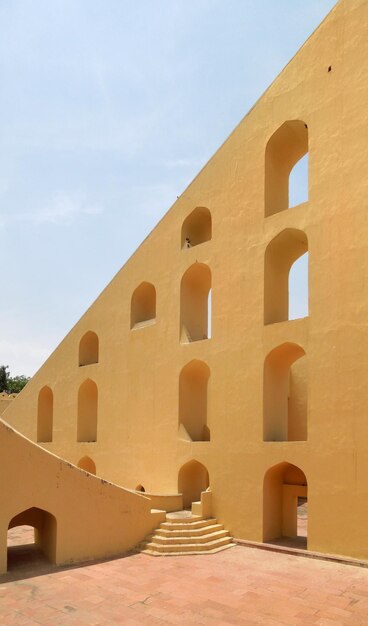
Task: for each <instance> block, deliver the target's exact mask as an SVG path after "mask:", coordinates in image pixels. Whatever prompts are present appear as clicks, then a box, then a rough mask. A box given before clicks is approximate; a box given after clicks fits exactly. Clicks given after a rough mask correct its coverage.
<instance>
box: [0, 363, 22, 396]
mask: <svg viewBox="0 0 368 626" xmlns="http://www.w3.org/2000/svg"><path fill="white" fill-rule="evenodd" d="M28 381H29V378H28V377H27V376H24V375H23V374H21V375H20V376H13V377H12V376H10V372H9V366H8V365H0V393H1V392H3V391H6V393H19V392H20V391H22V389H23V387H25V386H26V384H27V383H28Z"/></svg>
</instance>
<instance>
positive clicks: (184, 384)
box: [179, 360, 210, 441]
mask: <svg viewBox="0 0 368 626" xmlns="http://www.w3.org/2000/svg"><path fill="white" fill-rule="evenodd" d="M209 377H210V369H209V367H208V365H206V363H203V361H197V360H193V361H191V362H190V363H188V364H187V365H186V366H185V367H183V369H182V370H181V372H180V377H179V437H180V438H181V439H186V440H189V441H209V440H210V431H209V428H208V426H207V388H208V380H209Z"/></svg>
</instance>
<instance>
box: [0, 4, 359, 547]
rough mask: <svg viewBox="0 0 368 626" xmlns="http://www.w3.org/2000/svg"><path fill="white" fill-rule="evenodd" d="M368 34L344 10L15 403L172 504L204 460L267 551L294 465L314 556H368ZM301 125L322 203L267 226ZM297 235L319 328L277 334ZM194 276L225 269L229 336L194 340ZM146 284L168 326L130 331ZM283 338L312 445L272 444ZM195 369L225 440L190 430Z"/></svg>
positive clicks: (215, 330)
mask: <svg viewBox="0 0 368 626" xmlns="http://www.w3.org/2000/svg"><path fill="white" fill-rule="evenodd" d="M367 34H368V3H367V2H366V1H365V0H340V2H339V3H338V4H337V5H336V7H335V8H334V9H333V11H332V12H331V13H330V14H329V16H328V17H327V19H326V20H325V21H324V22H323V23H322V24H321V26H320V27H319V28H318V29H317V31H316V32H315V33H314V34H313V35H312V37H311V38H310V39H309V40H308V41H307V42H306V43H305V44H304V46H303V47H302V48H301V50H300V51H299V52H298V54H297V55H296V56H295V57H294V58H293V59H292V61H291V62H290V63H289V65H288V66H287V67H286V68H285V69H284V70H283V72H282V73H281V74H280V75H279V76H278V78H277V79H276V80H275V82H274V83H273V84H272V85H271V87H270V88H269V89H268V90H267V91H266V93H265V94H264V95H263V96H262V97H261V99H260V100H259V101H258V102H257V104H256V105H255V106H254V108H253V109H252V110H251V111H250V112H249V113H248V115H247V116H246V117H245V118H244V119H243V121H242V122H241V123H240V124H239V125H238V127H237V128H236V129H235V131H234V132H233V133H232V135H230V137H229V138H228V139H227V141H225V143H224V144H223V146H222V147H221V148H220V149H219V150H218V152H217V153H216V154H215V155H214V156H213V158H212V159H211V160H210V161H209V163H208V164H207V165H206V166H205V167H204V169H203V170H202V171H201V172H200V173H199V175H198V176H197V177H196V178H195V179H194V181H193V182H192V183H191V185H190V186H189V187H188V188H187V190H186V191H185V192H184V193H183V194H182V196H181V197H180V198H179V199H178V200H177V202H176V203H175V204H174V206H173V207H172V208H171V210H170V211H169V212H168V213H167V215H166V216H165V217H164V219H163V220H162V221H161V222H160V223H159V224H158V225H157V227H156V228H155V229H154V231H153V232H152V233H151V234H150V236H149V237H148V238H147V239H146V240H145V241H144V242H143V243H142V245H141V246H140V248H139V249H138V250H137V252H136V253H135V254H134V255H133V256H132V258H131V259H130V260H129V261H128V262H127V263H126V265H125V266H124V267H123V268H122V269H121V271H120V272H119V273H118V274H117V275H116V276H115V278H114V279H113V280H112V281H111V283H110V284H109V285H108V286H107V287H106V289H105V290H104V291H103V293H102V294H101V295H100V297H99V298H98V299H97V300H96V302H95V303H94V304H93V305H92V306H91V308H90V309H89V310H88V311H87V312H86V314H85V315H84V316H83V317H82V319H81V320H80V321H79V322H78V323H77V324H76V325H75V327H74V328H73V329H72V330H71V332H70V333H69V334H68V335H67V337H66V338H65V339H64V341H63V342H62V343H61V345H60V346H59V347H58V348H57V349H56V351H55V352H54V353H53V354H52V355H51V357H50V358H49V359H48V361H47V362H46V363H45V365H44V366H43V367H42V368H41V369H40V371H39V372H38V373H37V374H36V375H35V376H34V377H33V378H32V380H31V381H30V382H29V383H28V385H27V386H26V388H25V389H24V390H23V391H22V393H21V394H20V396H19V397H18V398H17V399H16V400H15V401H14V402H13V403H12V405H11V406H10V407H9V408H8V410H7V411H6V415H5V419H6V420H7V421H9V423H11V424H12V425H14V427H16V428H17V429H18V430H20V431H21V432H22V433H24V434H25V435H26V436H27V437H29V438H30V439H32V440H34V441H35V440H36V439H37V412H38V408H37V405H38V394H39V392H40V390H41V389H42V388H43V387H44V386H45V385H47V386H49V387H50V389H51V390H52V393H53V425H52V442H50V443H45V442H44V443H42V445H43V446H44V447H45V448H47V449H48V450H50V451H52V452H53V453H54V454H56V455H60V456H61V457H63V458H66V459H68V460H70V461H71V462H72V463H75V464H77V463H78V461H79V459H80V458H81V457H84V456H86V455H88V456H90V457H91V458H92V459H93V460H94V462H95V464H96V471H97V474H98V475H100V476H104V477H105V478H106V479H107V480H110V481H112V482H115V483H118V484H121V485H124V486H125V487H128V488H132V489H134V488H135V487H136V486H137V485H138V484H140V485H143V486H144V488H145V489H146V491H147V492H150V493H155V494H173V493H175V492H177V490H178V473H179V469H180V468H181V467H182V466H183V464H185V463H186V462H188V461H190V460H192V459H196V460H197V461H199V462H201V463H202V464H203V465H204V466H205V467H206V468H207V470H208V472H209V478H210V485H211V489H212V503H213V512H214V514H215V515H216V516H217V517H218V518H219V519H220V521H222V522H223V523H224V524H225V525H226V526H227V528H228V529H229V530H230V531H231V533H232V534H233V535H234V536H235V537H238V538H243V539H249V540H254V541H262V540H263V536H264V524H263V481H264V476H265V473H266V471H267V470H268V469H269V468H271V467H272V466H274V465H278V464H279V463H284V462H287V463H290V464H293V465H295V466H297V467H298V468H300V469H301V470H302V471H303V472H304V474H305V476H306V479H307V482H308V501H309V520H308V547H309V548H310V549H312V550H318V551H321V552H326V553H335V554H342V555H350V556H353V557H359V558H368V487H367V479H366V477H367V470H368V460H367V459H368V443H367V442H368V419H367V415H368V394H367V392H366V380H367V373H368V357H367V354H368V333H367V331H366V328H367V319H368V296H367V290H366V283H367V276H368V248H367V245H368V244H367V241H368V238H367V230H368V222H367V197H368V188H367V187H368V182H367V181H368V141H367V139H368V137H367V111H368V81H367V79H366V78H367V76H368V37H367ZM329 68H331V69H330V71H329ZM294 120H300V121H302V122H303V123H304V124H306V125H307V131H308V132H307V134H308V145H309V198H308V201H307V202H305V203H303V204H301V205H299V206H297V207H294V208H290V209H286V210H282V211H280V212H277V213H273V214H270V215H267V217H265V154H266V147H267V144H268V142H269V140H270V138H271V137H272V136H273V135H274V133H275V132H276V131H277V130H278V129H279V128H281V127H282V125H283V124H284V123H285V122H287V121H294ZM300 128H301V127H300ZM298 132H299V131H298ZM283 141H287V138H286V139H285V137H283V138H282V139H280V142H279V144H280V145H281V146H282V142H283ZM280 150H281V153H280V154H281V156H280V159H281V160H282V150H283V148H280ZM286 161H287V159H286V158H285V159H284V161H283V163H284V164H283V167H286V165H285V163H286ZM266 195H267V194H266ZM280 198H281V199H280V202H283V200H282V194H281V192H280ZM196 207H203V208H207V209H208V210H209V211H210V213H211V216H212V232H211V239H210V240H208V241H205V242H204V243H201V244H199V245H193V246H192V247H186V246H185V238H184V246H183V239H182V234H181V229H182V224H183V222H184V221H185V220H186V218H187V217H188V216H189V215H190V214H191V212H192V211H193V210H194V209H195V208H196ZM267 212H269V211H266V213H267ZM285 229H295V230H296V231H300V232H301V233H302V234H303V237H302V239H301V240H300V245H301V249H302V248H303V247H304V248H305V246H306V242H307V244H308V249H309V316H308V318H304V319H299V320H294V321H278V322H275V323H266V324H265V317H264V315H265V306H266V300H267V298H268V299H269V300H270V299H271V302H272V299H273V298H275V299H276V298H278V297H280V293H281V291H282V290H284V291H285V285H284V286H282V285H281V283H280V282H279V278H278V277H277V275H276V274H275V275H274V279H273V280H271V281H269V280H268V279H267V280H266V281H265V256H266V249H267V247H268V245H269V244H270V242H271V241H272V240H273V239H274V238H275V237H276V236H278V235H279V234H280V233H283V231H284V230H285ZM205 230H206V229H205ZM207 231H208V229H207V230H206V234H205V237H207V236H208V232H207ZM288 232H289V231H288ZM293 232H294V231H293ZM286 235H288V233H286ZM192 243H195V241H193V242H192ZM288 245H289V244H288V243H287V237H286V238H285V244H284V240H281V247H279V248H275V250H276V252H275V255H274V258H275V259H276V261H277V262H280V267H281V266H282V264H283V263H284V265H285V264H286V265H287V263H288V262H289V261H288V259H289V257H288V259H283V258H281V257H282V254H284V253H285V254H286V255H287V254H289V253H290V254H289V256H290V258H291V256H292V255H293V254H294V253H295V249H296V248H295V247H294V248H293V246H292V245H291V244H290V246H291V247H290V248H288ZM293 245H294V244H293ZM292 248H293V249H292ZM304 248H303V249H304ZM280 250H281V251H280ZM288 250H289V251H288ZM285 251H286V252H285ZM101 252H102V251H101ZM276 261H275V262H276ZM193 264H202V265H205V266H208V268H209V270H210V280H211V286H212V337H211V338H210V339H203V340H200V341H192V342H189V341H188V340H186V342H185V343H183V342H181V341H180V339H182V341H183V340H185V336H184V335H183V333H182V328H181V321H183V315H186V314H187V313H186V311H185V307H184V309H183V311H182V316H181V312H180V294H181V279H182V277H183V275H184V274H185V272H186V271H187V270H188V269H189V268H190V267H191V266H192V265H193ZM197 269H198V268H197ZM277 271H278V270H277ZM280 272H281V270H280ZM207 276H208V273H207ZM196 280H197V279H196V277H194V278H193V281H194V282H193V284H195V281H196ZM206 280H207V279H206ZM143 282H145V283H151V284H152V285H154V287H155V290H156V318H155V322H152V321H150V322H146V323H144V322H143V323H138V325H136V326H135V327H133V328H131V298H132V294H133V293H134V292H135V290H136V289H137V287H138V286H139V285H140V284H141V283H143ZM265 282H266V290H267V294H265ZM280 285H281V286H280ZM202 286H203V285H202ZM207 288H208V285H207V286H206V287H205V290H206V289H207ZM193 289H194V291H195V293H196V294H197V296H198V298H200V296H199V295H198V293H199V291H198V290H200V287H198V285H197V286H194V287H193ZM279 292H280V293H279ZM197 296H195V297H197ZM283 297H284V296H283ZM193 302H194V300H193ZM151 305H152V303H151V304H150V306H151ZM193 306H196V304H195V302H194V304H193ZM281 309H282V307H281ZM281 309H280V310H281ZM150 310H151V316H152V315H153V313H152V310H153V309H152V306H151V309H150ZM198 315H199V317H201V316H202V317H201V324H202V323H203V319H202V318H203V316H204V315H205V313H204V312H203V311H202V312H200V314H198ZM277 315H282V313H281V314H280V313H277ZM137 319H138V318H137ZM139 319H140V318H139ZM266 321H269V320H266ZM87 331H93V332H95V333H96V334H97V336H98V339H99V354H98V363H95V364H89V365H84V366H79V364H78V363H79V361H78V346H79V342H80V340H81V338H82V337H83V335H84V334H85V333H86V332H87ZM284 343H290V344H295V345H296V346H299V347H300V348H302V350H303V351H304V352H305V355H306V358H307V364H308V366H307V367H306V368H305V370H304V371H305V374H304V376H306V379H305V381H304V383H305V384H303V378H301V379H300V376H301V373H300V372H301V371H302V370H298V376H299V378H296V379H295V381H294V383H292V384H291V387H294V388H296V387H298V388H307V393H308V399H307V403H304V406H307V409H306V410H307V440H306V441H263V395H264V390H263V386H264V364H265V359H266V357H267V355H268V354H269V353H270V352H271V351H272V350H273V349H274V348H277V347H278V346H281V345H282V344H284ZM192 360H198V361H203V362H204V363H205V364H206V365H207V366H208V368H209V370H210V376H209V379H208V401H207V427H208V429H209V432H210V441H194V442H193V441H188V440H185V438H183V437H179V436H178V435H179V432H178V431H179V376H180V372H181V370H182V368H183V367H184V366H186V365H187V364H188V363H190V362H191V361H192ZM87 379H91V380H92V381H94V383H95V384H96V385H97V389H98V412H97V437H96V441H95V442H93V441H89V442H77V411H78V390H79V388H80V386H81V385H82V383H83V382H84V381H86V380H87ZM295 406H296V408H295V409H294V410H295V411H296V413H298V411H299V413H300V411H301V408H300V407H301V405H300V403H299V404H297V405H295ZM304 410H305V409H304ZM280 492H281V490H280Z"/></svg>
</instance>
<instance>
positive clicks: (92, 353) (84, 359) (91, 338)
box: [79, 330, 98, 365]
mask: <svg viewBox="0 0 368 626" xmlns="http://www.w3.org/2000/svg"><path fill="white" fill-rule="evenodd" d="M91 363H98V337H97V335H96V333H94V332H93V331H92V330H89V331H88V332H87V333H86V334H85V335H83V337H82V339H81V340H80V342H79V365H90V364H91Z"/></svg>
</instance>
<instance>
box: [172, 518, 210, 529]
mask: <svg viewBox="0 0 368 626" xmlns="http://www.w3.org/2000/svg"><path fill="white" fill-rule="evenodd" d="M216 523H217V520H216V519H215V518H209V519H199V520H195V521H193V520H191V521H187V522H184V523H183V521H179V522H171V521H166V522H161V524H160V528H161V529H163V530H164V529H167V530H189V529H191V528H194V529H195V528H203V527H204V526H208V525H209V524H216Z"/></svg>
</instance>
